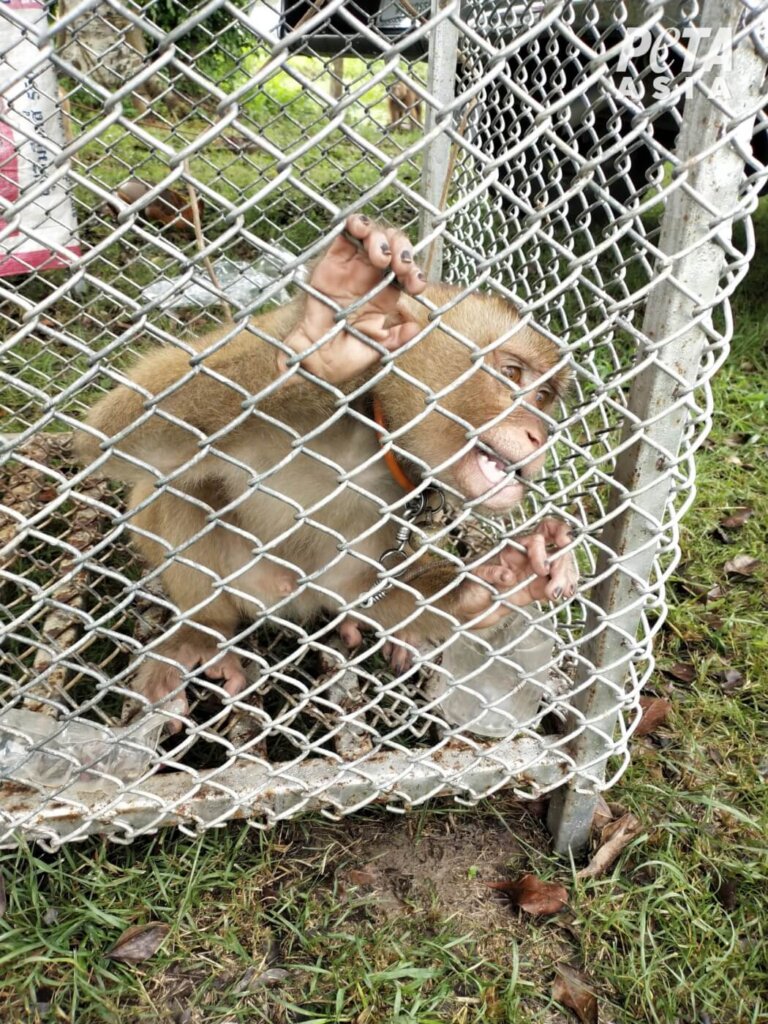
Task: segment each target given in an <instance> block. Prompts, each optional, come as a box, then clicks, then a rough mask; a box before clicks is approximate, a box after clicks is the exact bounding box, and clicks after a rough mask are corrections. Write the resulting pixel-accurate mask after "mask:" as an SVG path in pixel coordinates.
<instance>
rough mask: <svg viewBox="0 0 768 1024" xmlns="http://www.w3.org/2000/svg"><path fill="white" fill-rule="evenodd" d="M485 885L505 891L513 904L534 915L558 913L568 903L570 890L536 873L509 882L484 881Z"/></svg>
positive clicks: (541, 915)
mask: <svg viewBox="0 0 768 1024" xmlns="http://www.w3.org/2000/svg"><path fill="white" fill-rule="evenodd" d="M483 885H485V886H487V887H488V888H489V889H495V890H496V891H497V892H503V893H504V895H505V896H507V897H509V900H510V902H511V903H512V904H513V906H515V907H517V908H518V910H522V911H523V912H524V913H526V914H531V915H532V916H534V917H544V916H545V915H547V914H558V913H559V912H560V911H561V910H562V909H563V907H565V906H567V905H568V890H567V889H566V888H565V886H564V885H560V884H559V882H544V881H542V879H540V878H538V877H537V876H536V875H521V877H520V878H518V879H516V880H515V881H508V882H483Z"/></svg>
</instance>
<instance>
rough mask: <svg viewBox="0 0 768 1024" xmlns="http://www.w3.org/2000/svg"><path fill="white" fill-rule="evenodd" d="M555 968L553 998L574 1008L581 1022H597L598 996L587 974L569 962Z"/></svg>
mask: <svg viewBox="0 0 768 1024" xmlns="http://www.w3.org/2000/svg"><path fill="white" fill-rule="evenodd" d="M555 970H556V971H557V977H556V978H555V984H554V985H553V986H552V998H553V999H555V1000H557V1002H558V1003H562V1004H563V1006H567V1007H568V1009H569V1010H573V1012H574V1013H575V1014H576V1016H577V1017H578V1018H579V1020H580V1021H581V1024H597V996H596V995H595V993H594V992H593V990H592V982H591V981H590V979H589V978H588V977H587V975H586V974H584V972H583V971H578V970H576V968H575V967H569V966H568V964H559V965H558V966H557V967H556V968H555Z"/></svg>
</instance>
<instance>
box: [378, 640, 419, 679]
mask: <svg viewBox="0 0 768 1024" xmlns="http://www.w3.org/2000/svg"><path fill="white" fill-rule="evenodd" d="M381 653H382V654H383V655H384V657H385V658H386V659H387V661H388V662H389V667H390V668H391V669H392V671H393V673H394V674H395V675H396V676H401V675H403V674H404V673H405V672H407V671H408V669H409V668H410V667H411V665H412V664H413V654H412V652H411V651H410V650H409V649H408V647H406V646H404V644H403V643H401V641H400V640H398V638H397V637H393V638H392V640H387V642H386V643H385V644H384V646H383V647H382V649H381Z"/></svg>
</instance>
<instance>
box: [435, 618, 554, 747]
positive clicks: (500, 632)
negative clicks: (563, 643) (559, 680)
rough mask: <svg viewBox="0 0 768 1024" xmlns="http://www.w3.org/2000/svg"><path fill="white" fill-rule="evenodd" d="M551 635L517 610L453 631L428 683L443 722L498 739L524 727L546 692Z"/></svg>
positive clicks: (531, 718) (551, 649)
mask: <svg viewBox="0 0 768 1024" xmlns="http://www.w3.org/2000/svg"><path fill="white" fill-rule="evenodd" d="M553 648H554V637H553V633H552V631H551V628H550V630H549V631H545V630H544V629H542V628H540V627H539V626H534V625H532V624H531V622H530V621H529V619H528V618H527V617H526V616H524V615H523V614H521V613H517V614H512V615H509V616H508V617H507V618H506V619H504V620H503V622H501V623H500V624H499V625H497V626H493V627H492V628H491V629H485V630H478V631H476V632H473V633H469V632H463V633H460V634H457V636H456V637H455V638H454V640H453V643H452V644H451V645H450V647H448V648H447V649H446V650H445V652H444V654H443V658H442V663H441V666H440V668H439V669H436V670H435V671H434V672H433V674H432V678H431V680H430V682H429V684H428V687H427V693H428V696H429V697H430V699H432V700H437V702H438V705H437V710H438V711H439V712H440V713H441V714H442V715H443V717H444V718H445V719H446V721H447V722H449V723H450V724H451V725H454V726H461V727H464V729H463V731H465V732H470V733H474V734H475V735H478V736H489V737H493V738H496V739H498V738H503V737H505V736H510V735H512V734H514V733H515V732H517V731H518V730H519V729H520V728H522V727H524V726H526V725H529V724H530V723H531V722H532V721H533V720H534V718H535V717H536V714H537V712H538V709H539V705H540V704H541V701H542V698H543V697H545V696H547V695H549V694H550V693H551V690H552V688H551V685H550V682H549V676H550V671H551V667H552V662H553Z"/></svg>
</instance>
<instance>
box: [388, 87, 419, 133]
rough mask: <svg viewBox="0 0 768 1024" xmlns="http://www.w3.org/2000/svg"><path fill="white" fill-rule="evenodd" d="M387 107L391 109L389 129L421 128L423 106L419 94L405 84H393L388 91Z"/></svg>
mask: <svg viewBox="0 0 768 1024" xmlns="http://www.w3.org/2000/svg"><path fill="white" fill-rule="evenodd" d="M387 106H388V107H389V124H388V125H387V128H388V130H389V131H391V130H392V129H393V128H400V127H401V126H402V127H404V128H407V127H411V128H421V127H422V125H423V123H424V121H423V119H422V105H421V100H420V99H419V94H418V93H417V92H415V91H414V90H413V89H411V88H410V86H408V85H406V84H405V82H400V81H397V82H392V84H391V85H390V86H389V88H388V89H387Z"/></svg>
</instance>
